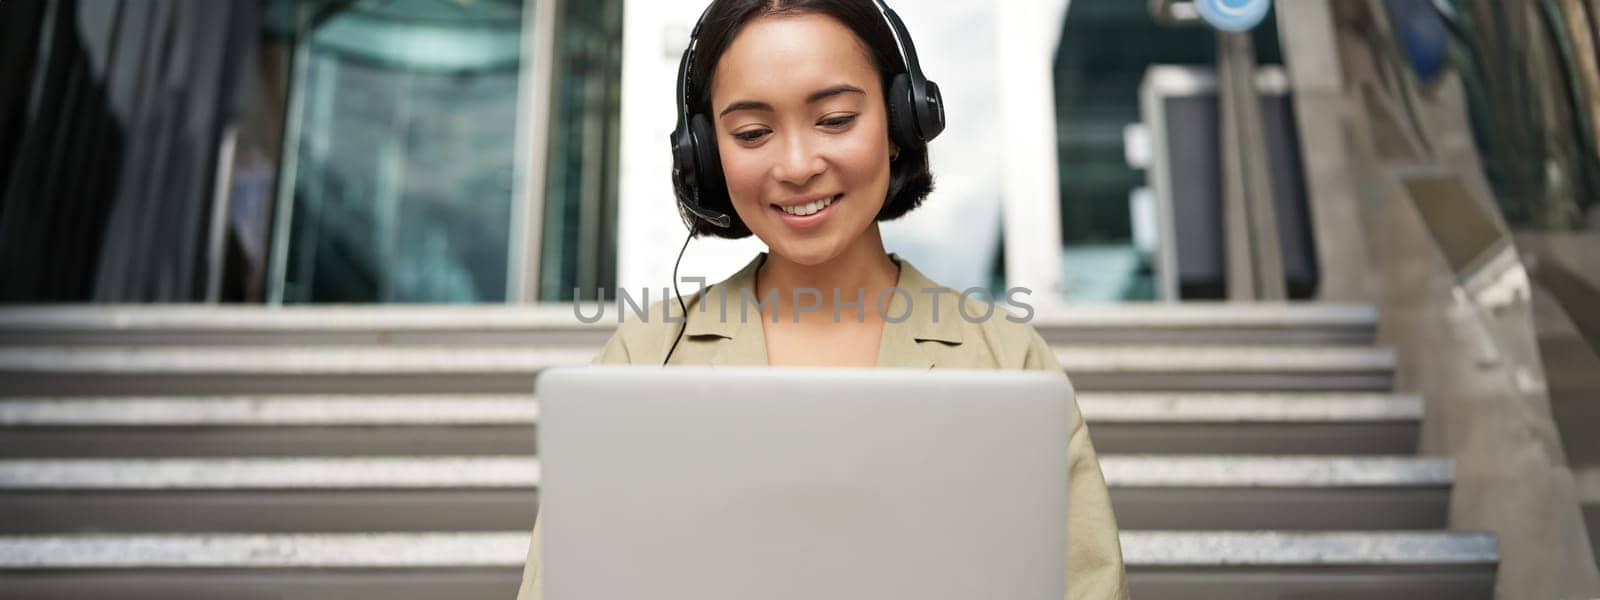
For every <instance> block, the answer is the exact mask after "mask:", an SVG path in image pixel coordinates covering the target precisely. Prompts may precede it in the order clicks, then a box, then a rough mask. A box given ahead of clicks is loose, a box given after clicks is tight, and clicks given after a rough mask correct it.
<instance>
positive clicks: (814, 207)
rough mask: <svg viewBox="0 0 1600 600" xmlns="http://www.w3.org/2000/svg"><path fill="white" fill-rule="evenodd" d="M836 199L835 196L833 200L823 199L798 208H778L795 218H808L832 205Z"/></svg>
mask: <svg viewBox="0 0 1600 600" xmlns="http://www.w3.org/2000/svg"><path fill="white" fill-rule="evenodd" d="M836 198H837V196H835V197H833V198H823V199H821V200H817V201H815V202H811V203H809V204H801V205H799V206H782V207H779V208H782V209H783V212H786V213H789V214H791V215H794V216H797V217H805V216H810V215H814V214H817V211H819V210H822V209H824V208H827V207H828V205H829V204H833V201H834V199H836Z"/></svg>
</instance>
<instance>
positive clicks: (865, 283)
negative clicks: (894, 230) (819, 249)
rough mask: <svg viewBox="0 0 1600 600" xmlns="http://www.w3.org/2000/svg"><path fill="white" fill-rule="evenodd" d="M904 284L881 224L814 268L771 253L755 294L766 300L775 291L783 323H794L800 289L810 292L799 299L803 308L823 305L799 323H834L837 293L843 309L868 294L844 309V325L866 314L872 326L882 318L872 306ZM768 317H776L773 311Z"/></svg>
mask: <svg viewBox="0 0 1600 600" xmlns="http://www.w3.org/2000/svg"><path fill="white" fill-rule="evenodd" d="M899 279H900V266H899V265H898V264H895V262H894V260H893V259H891V258H889V253H888V252H887V251H885V250H884V248H883V237H882V235H881V233H880V232H879V230H878V224H877V223H873V224H872V225H871V226H870V227H868V228H867V230H866V231H864V232H862V234H861V236H860V237H858V238H856V241H855V242H854V243H852V244H850V246H849V247H847V248H845V251H844V252H841V253H839V255H838V256H835V257H833V258H831V259H829V260H827V261H824V262H821V263H817V264H814V265H806V264H800V263H797V262H794V261H792V260H789V259H788V258H786V257H784V256H782V255H779V254H776V253H771V252H769V253H768V254H767V259H766V261H764V262H763V263H762V265H761V267H760V269H758V270H757V271H756V293H757V295H763V294H765V293H767V291H768V290H776V291H777V307H775V310H778V315H779V318H780V320H783V321H789V320H791V319H793V318H794V313H793V311H794V307H795V306H796V303H795V300H796V298H797V296H796V295H795V293H796V292H795V290H805V291H802V292H800V295H799V296H798V300H799V305H800V306H805V307H808V308H809V307H810V306H812V305H816V304H820V307H819V309H818V310H817V311H816V312H807V313H802V314H801V315H800V320H801V321H802V322H824V321H827V322H832V320H833V311H834V301H833V300H834V290H838V297H839V301H840V303H841V304H850V303H854V302H856V301H857V300H858V299H860V296H861V294H858V292H857V290H864V296H865V300H866V301H865V302H864V303H863V305H862V306H860V307H855V306H846V307H844V308H841V309H840V311H839V314H840V320H841V322H843V321H846V320H855V319H857V317H858V312H859V313H865V315H864V317H865V320H867V321H872V320H874V319H876V316H877V311H876V310H874V309H873V307H874V306H875V305H876V301H877V298H878V294H879V293H881V292H882V291H883V290H886V289H889V288H892V287H894V286H895V285H897V284H898V283H899ZM809 290H816V292H817V294H820V295H821V301H820V302H818V301H817V298H816V294H812V293H811V292H810V291H809ZM763 312H764V313H766V314H767V315H768V318H771V317H770V315H771V313H770V312H767V311H763Z"/></svg>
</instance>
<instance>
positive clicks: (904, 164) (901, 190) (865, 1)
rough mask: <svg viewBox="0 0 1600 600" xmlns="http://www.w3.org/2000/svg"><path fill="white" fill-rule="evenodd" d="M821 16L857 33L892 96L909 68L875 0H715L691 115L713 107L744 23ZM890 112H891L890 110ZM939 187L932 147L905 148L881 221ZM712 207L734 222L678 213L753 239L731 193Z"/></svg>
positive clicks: (703, 228)
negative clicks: (722, 67)
mask: <svg viewBox="0 0 1600 600" xmlns="http://www.w3.org/2000/svg"><path fill="white" fill-rule="evenodd" d="M801 14H820V15H826V16H829V17H833V18H834V19H835V20H838V21H839V22H840V23H843V24H844V26H845V27H848V28H849V29H850V31H852V32H854V33H855V34H856V37H857V38H859V39H860V40H861V41H862V43H863V45H864V46H865V48H866V49H867V51H868V56H870V57H871V59H872V63H873V67H875V68H876V69H877V70H878V78H879V82H880V83H881V84H882V89H883V95H884V97H885V98H888V96H889V83H890V81H891V80H893V78H894V76H895V75H897V74H900V73H904V72H905V63H904V62H902V60H901V58H900V50H899V47H898V46H896V45H895V41H894V33H893V32H892V31H890V30H889V24H888V23H886V22H885V21H884V19H883V17H882V15H880V14H878V9H877V7H876V6H874V5H873V3H872V2H871V0H713V2H712V3H711V7H710V9H709V10H708V11H707V12H706V15H705V21H704V23H703V24H702V25H701V27H700V37H699V45H698V46H696V47H695V55H696V56H695V57H694V65H693V66H692V67H691V68H690V72H689V86H688V90H687V94H688V102H689V111H690V114H709V113H710V111H711V80H712V76H713V74H714V73H715V70H716V66H717V63H718V62H719V61H720V60H722V53H723V52H725V51H727V49H728V45H729V44H731V43H732V42H733V38H734V37H735V36H737V35H738V34H739V31H740V30H742V29H744V26H745V25H746V24H748V23H750V22H751V21H754V20H755V19H756V18H758V17H763V16H766V15H801ZM886 114H887V111H886ZM932 191H933V172H932V171H930V170H928V151H927V147H926V146H923V147H918V148H900V155H899V158H897V159H895V161H894V162H892V163H889V191H888V194H887V197H886V198H885V199H884V202H883V208H882V210H879V211H878V217H877V220H878V221H891V220H894V219H898V218H900V217H901V216H904V215H905V214H906V213H908V212H911V209H913V208H916V207H918V206H920V205H921V204H922V200H923V199H924V198H927V197H928V193H929V192H932ZM705 207H706V208H709V209H712V210H715V211H718V212H721V213H724V214H727V215H728V217H729V218H730V219H732V221H733V222H732V223H731V226H730V227H728V228H726V229H724V228H721V227H717V226H715V225H712V224H710V223H707V222H705V221H703V220H701V219H698V218H696V217H694V215H692V214H690V213H689V212H688V211H687V210H685V209H684V208H683V206H682V205H681V204H680V205H679V206H678V212H679V213H680V214H682V215H683V216H684V218H685V219H686V220H688V221H690V222H692V223H693V224H694V225H693V227H694V230H693V235H694V236H695V237H701V236H706V235H713V236H717V237H724V238H730V239H740V238H746V237H750V234H751V232H750V228H749V227H748V226H746V225H745V224H744V220H743V219H740V218H739V213H738V212H737V211H735V210H734V209H733V202H732V198H731V197H727V198H719V199H714V200H711V201H709V202H707V203H706V204H705Z"/></svg>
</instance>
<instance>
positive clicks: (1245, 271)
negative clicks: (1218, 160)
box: [1217, 31, 1288, 301]
mask: <svg viewBox="0 0 1600 600" xmlns="http://www.w3.org/2000/svg"><path fill="white" fill-rule="evenodd" d="M1255 71H1256V65H1255V48H1254V45H1253V44H1252V42H1251V40H1250V34H1249V33H1232V32H1221V31H1219V32H1217V74H1218V79H1217V82H1218V94H1219V97H1218V100H1219V102H1218V104H1219V109H1220V112H1221V119H1220V124H1221V128H1222V132H1221V133H1222V148H1221V150H1222V170H1223V173H1222V175H1223V197H1224V207H1225V214H1226V216H1225V221H1224V233H1225V234H1226V236H1227V237H1226V239H1227V259H1228V299H1229V300H1232V301H1250V300H1283V299H1285V298H1287V297H1288V293H1287V290H1286V287H1285V283H1284V274H1283V250H1282V246H1281V244H1280V243H1279V240H1278V219H1277V207H1276V206H1275V205H1274V197H1273V193H1272V181H1271V179H1270V172H1269V171H1268V167H1267V150H1266V137H1265V128H1264V127H1263V126H1262V124H1261V96H1260V94H1259V93H1258V92H1257V90H1256V83H1255V79H1256V74H1255Z"/></svg>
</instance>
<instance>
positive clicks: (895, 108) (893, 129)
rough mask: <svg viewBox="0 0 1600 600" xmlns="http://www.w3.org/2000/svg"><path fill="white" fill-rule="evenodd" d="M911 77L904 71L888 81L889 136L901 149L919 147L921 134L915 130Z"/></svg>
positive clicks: (915, 118) (915, 119)
mask: <svg viewBox="0 0 1600 600" xmlns="http://www.w3.org/2000/svg"><path fill="white" fill-rule="evenodd" d="M911 102H912V100H911V77H910V76H909V75H906V74H905V73H901V74H899V75H895V76H894V80H893V81H891V82H890V83H889V97H888V100H887V102H885V104H886V105H887V106H888V108H889V138H890V139H892V140H894V143H895V145H897V146H900V148H901V149H902V150H904V149H907V148H921V147H922V136H921V135H920V134H919V133H918V132H917V111H916V108H915V107H914V106H912V104H911Z"/></svg>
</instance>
